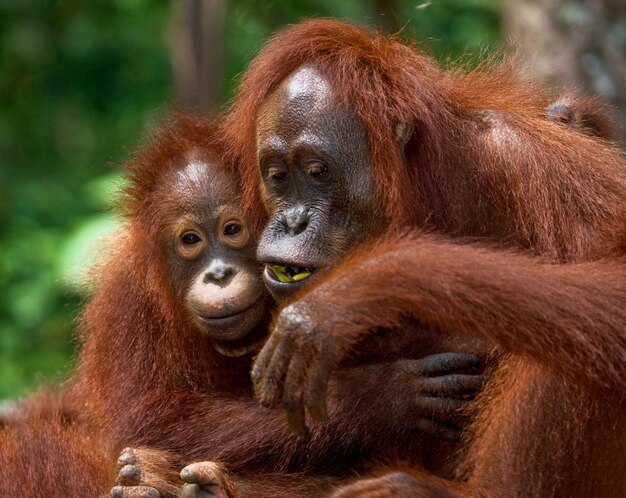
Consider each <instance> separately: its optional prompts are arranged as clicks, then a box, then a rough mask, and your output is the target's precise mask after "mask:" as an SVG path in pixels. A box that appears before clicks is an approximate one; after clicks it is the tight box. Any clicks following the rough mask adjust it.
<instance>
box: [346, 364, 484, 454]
mask: <svg viewBox="0 0 626 498" xmlns="http://www.w3.org/2000/svg"><path fill="white" fill-rule="evenodd" d="M352 370H356V371H357V372H356V373H357V374H358V376H359V377H360V378H361V379H367V377H366V376H367V370H372V375H371V376H370V377H373V376H374V375H376V376H377V377H378V378H379V380H378V384H379V385H380V384H382V385H380V386H379V389H380V391H381V392H387V393H389V396H386V399H387V400H388V401H387V405H389V404H391V403H393V405H394V406H393V407H391V406H387V407H382V408H383V409H385V408H386V410H385V414H386V415H387V418H388V417H389V413H390V412H391V410H392V409H393V413H394V415H393V418H394V419H396V420H402V421H405V422H406V423H408V424H410V425H408V426H406V427H405V429H419V430H420V431H421V432H423V433H428V434H432V435H434V436H437V437H438V438H441V439H444V440H447V441H454V442H456V441H459V440H460V439H461V435H462V433H463V430H464V427H465V425H466V424H467V422H468V421H469V419H470V417H471V416H472V415H474V413H475V402H474V398H475V397H476V395H477V394H478V393H479V392H480V390H481V389H482V387H483V386H484V384H485V382H486V376H485V375H482V374H481V373H480V372H481V370H480V360H479V358H478V357H477V356H474V355H472V354H467V353H437V354H432V355H430V356H426V357H424V358H421V359H418V360H398V361H395V362H390V363H388V364H386V365H380V364H376V365H371V366H365V367H356V368H354V369H352ZM352 385H354V384H352Z"/></svg>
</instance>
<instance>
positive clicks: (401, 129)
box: [394, 122, 414, 150]
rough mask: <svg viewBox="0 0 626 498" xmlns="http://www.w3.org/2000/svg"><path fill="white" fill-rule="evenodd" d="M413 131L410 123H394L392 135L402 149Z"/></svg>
mask: <svg viewBox="0 0 626 498" xmlns="http://www.w3.org/2000/svg"><path fill="white" fill-rule="evenodd" d="M413 131H414V127H413V124H412V123H405V122H400V123H397V124H396V129H395V130H394V136H395V139H396V142H397V143H398V145H399V146H400V148H401V149H403V150H404V147H405V145H406V144H407V142H408V141H409V139H410V138H411V135H413Z"/></svg>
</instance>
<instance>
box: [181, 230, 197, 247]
mask: <svg viewBox="0 0 626 498" xmlns="http://www.w3.org/2000/svg"><path fill="white" fill-rule="evenodd" d="M181 240H182V241H183V244H185V245H188V246H192V245H194V244H197V243H199V242H202V239H201V238H200V236H199V235H198V234H197V233H195V232H186V233H184V234H183V236H182V237H181Z"/></svg>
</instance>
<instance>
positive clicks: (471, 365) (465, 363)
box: [409, 353, 480, 377]
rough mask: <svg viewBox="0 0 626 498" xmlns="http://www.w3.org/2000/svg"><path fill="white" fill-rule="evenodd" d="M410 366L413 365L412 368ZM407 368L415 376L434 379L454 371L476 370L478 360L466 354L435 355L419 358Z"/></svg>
mask: <svg viewBox="0 0 626 498" xmlns="http://www.w3.org/2000/svg"><path fill="white" fill-rule="evenodd" d="M411 364H413V366H412V367H411ZM409 368H410V369H411V371H412V373H415V374H416V375H423V376H427V377H434V376H438V375H443V374H449V373H451V372H453V371H456V370H469V371H475V370H478V369H480V358H478V356H475V355H473V354H468V353H437V354H433V355H430V356H427V357H425V358H421V359H420V360H417V361H416V362H415V363H412V362H409Z"/></svg>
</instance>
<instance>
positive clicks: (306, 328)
mask: <svg viewBox="0 0 626 498" xmlns="http://www.w3.org/2000/svg"><path fill="white" fill-rule="evenodd" d="M333 330H336V328H333V327H332V323H331V320H330V319H329V320H327V321H326V322H324V323H318V324H316V325H315V326H314V325H312V321H311V320H310V318H309V316H308V314H307V313H306V305H305V304H303V303H302V302H297V303H294V304H291V305H289V306H287V307H285V308H284V309H283V310H282V312H281V313H280V314H279V315H278V318H277V320H276V322H275V325H274V329H273V331H272V333H271V335H270V337H269V339H268V341H267V343H266V344H265V346H264V347H263V349H262V350H261V352H260V353H259V356H258V358H257V360H256V362H255V364H254V367H253V369H252V380H253V382H254V387H255V393H256V396H257V398H258V400H259V401H260V402H261V404H263V405H264V406H266V407H270V408H274V407H282V408H283V409H284V411H285V413H286V416H287V421H288V423H289V427H290V429H291V430H292V431H293V432H294V433H296V434H298V435H301V436H304V435H306V434H307V433H308V431H309V428H308V426H307V424H306V420H305V410H306V411H308V413H309V415H310V417H311V419H312V420H313V421H322V420H325V419H326V418H327V416H328V409H327V402H326V398H327V392H328V382H329V378H330V376H331V374H332V373H333V372H334V371H335V370H336V369H337V367H338V365H339V364H340V363H341V362H342V361H344V360H345V359H346V358H347V356H348V354H349V352H350V351H351V349H352V346H353V343H352V342H350V338H345V337H344V336H341V335H339V334H336V333H333ZM394 365H395V366H394V372H393V376H392V377H391V378H389V381H388V383H389V386H393V385H400V386H402V387H403V388H405V389H406V385H410V386H413V387H414V389H415V390H414V391H413V392H415V393H416V396H414V397H413V398H411V399H409V400H408V403H410V404H411V406H410V407H409V408H411V409H414V410H415V412H416V414H417V415H416V417H415V423H416V424H417V428H421V429H423V430H425V431H426V432H431V433H435V434H437V435H439V436H442V437H444V438H445V439H450V440H456V439H458V437H459V436H460V432H461V429H462V426H463V424H464V422H465V420H466V419H467V415H468V414H469V413H471V408H472V402H471V400H472V399H473V398H474V397H475V395H476V394H477V392H478V391H479V390H480V389H481V387H482V386H483V384H484V382H485V377H484V376H482V375H478V366H479V361H478V359H477V358H476V357H475V356H473V355H469V354H464V353H441V354H435V355H432V356H428V357H425V358H423V359H420V360H400V361H398V362H395V364H394ZM396 379H397V380H396ZM402 383H406V384H404V385H403V384H402ZM409 392H411V391H410V390H409ZM403 394H404V395H406V392H403ZM420 415H421V416H420Z"/></svg>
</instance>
